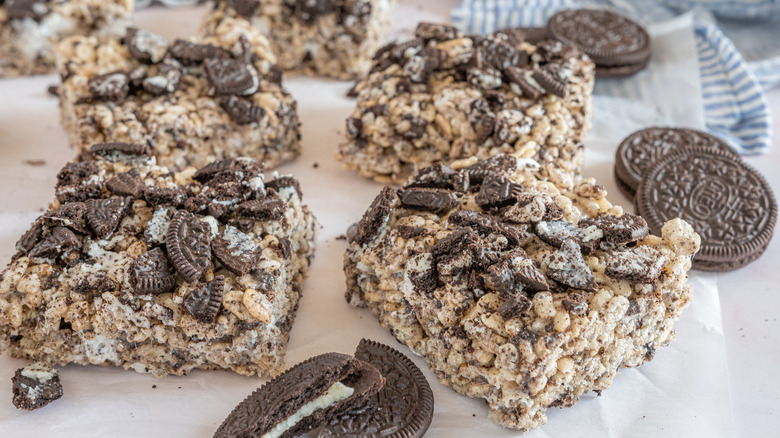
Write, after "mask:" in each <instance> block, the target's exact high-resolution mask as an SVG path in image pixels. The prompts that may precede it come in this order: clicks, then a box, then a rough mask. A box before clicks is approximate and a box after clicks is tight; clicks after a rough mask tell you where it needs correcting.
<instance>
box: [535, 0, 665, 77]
mask: <svg viewBox="0 0 780 438" xmlns="http://www.w3.org/2000/svg"><path fill="white" fill-rule="evenodd" d="M547 31H548V33H549V34H550V35H551V36H552V37H554V38H555V39H557V40H559V41H561V42H563V43H565V44H568V45H570V46H572V47H575V48H577V49H579V50H581V51H583V52H585V53H587V54H588V55H589V56H590V57H591V59H593V62H594V63H595V64H596V76H599V77H602V76H603V75H606V76H608V77H625V76H630V75H632V74H634V73H636V72H637V71H639V70H641V69H642V68H644V66H646V65H647V62H648V60H649V59H650V52H651V40H650V35H649V34H648V33H647V30H645V28H643V27H642V26H641V25H640V24H638V23H636V22H635V21H633V20H630V19H629V18H626V17H624V16H622V15H619V14H616V13H614V12H611V11H607V10H599V9H572V10H566V11H561V12H558V13H556V14H555V15H553V16H552V17H550V20H549V21H548V22H547Z"/></svg>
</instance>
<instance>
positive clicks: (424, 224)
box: [344, 155, 700, 430]
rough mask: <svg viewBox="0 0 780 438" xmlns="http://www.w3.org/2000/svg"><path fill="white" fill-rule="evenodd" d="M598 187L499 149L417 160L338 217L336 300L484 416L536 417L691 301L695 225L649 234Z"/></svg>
mask: <svg viewBox="0 0 780 438" xmlns="http://www.w3.org/2000/svg"><path fill="white" fill-rule="evenodd" d="M605 195H606V193H605V190H604V188H603V187H602V186H599V185H596V184H595V181H594V180H593V179H582V180H574V179H572V178H564V179H557V180H556V179H549V178H546V177H544V176H543V175H542V173H541V171H540V166H539V164H538V163H535V162H534V161H533V160H529V159H517V158H515V157H511V156H507V155H498V156H496V157H494V158H491V159H488V160H485V161H479V162H478V161H477V160H476V159H470V160H461V161H456V162H454V163H453V164H452V167H448V166H446V165H443V164H440V163H439V164H437V165H435V166H433V167H431V168H427V169H423V170H422V171H421V172H420V173H419V174H417V175H416V176H414V177H412V178H410V179H409V180H408V181H407V182H406V184H405V185H404V186H403V187H402V188H401V189H395V188H392V187H386V188H385V189H384V190H382V192H381V193H380V195H379V196H378V197H377V198H376V200H374V202H373V204H372V205H371V207H370V208H369V209H368V211H367V212H366V213H365V215H364V216H363V218H362V220H361V221H360V222H359V224H357V226H356V227H353V228H351V229H350V232H349V233H348V235H349V240H350V245H349V247H348V249H347V252H346V255H345V259H344V270H345V272H346V275H347V293H346V298H347V300H348V301H349V302H350V303H351V304H352V305H355V306H359V307H368V308H369V309H370V310H371V312H372V313H373V314H374V315H375V316H376V317H377V318H378V319H379V322H380V323H381V324H382V325H383V326H384V327H387V328H388V329H390V330H391V331H392V333H393V335H394V336H395V337H396V339H398V341H400V342H401V343H404V344H406V345H407V346H409V348H411V349H412V350H413V351H414V352H415V353H417V354H420V355H421V356H423V358H424V359H425V361H426V362H427V363H428V365H429V366H430V367H431V369H432V370H433V371H434V373H435V374H436V377H437V379H438V380H439V382H441V383H442V384H444V385H448V386H451V387H452V388H453V389H454V390H455V391H457V392H460V393H462V394H465V395H466V396H468V397H479V398H483V399H485V401H486V402H487V403H488V406H489V409H490V413H489V416H490V418H491V419H492V420H493V421H494V422H496V423H498V424H501V425H503V426H506V427H511V428H515V429H522V430H528V429H531V428H534V427H538V426H540V425H542V424H544V423H545V422H546V421H547V417H546V414H545V411H546V410H547V409H548V408H550V407H565V406H571V405H572V404H574V403H575V402H576V401H577V400H578V399H579V397H580V396H581V395H582V394H583V393H585V392H587V391H601V390H603V389H606V388H608V387H609V386H610V385H611V384H612V380H613V378H614V377H615V375H616V373H617V370H618V368H620V367H634V366H639V365H641V364H642V363H643V362H645V361H649V360H651V359H652V358H653V355H654V354H655V352H656V351H657V350H658V349H659V348H661V347H663V346H665V345H667V344H668V343H669V342H671V341H672V339H673V336H674V331H673V326H674V322H675V321H676V320H677V319H678V318H680V315H681V313H682V310H683V309H684V308H685V307H686V306H687V305H688V304H689V302H690V300H691V287H690V285H688V284H687V278H688V277H687V272H688V270H689V269H690V268H691V257H692V255H693V254H695V253H696V252H697V250H698V249H699V245H700V238H699V236H698V235H697V234H696V233H695V232H694V231H693V228H692V227H691V226H690V225H688V224H687V223H686V222H684V221H682V220H681V219H674V220H671V221H669V222H667V223H666V224H665V225H664V227H663V230H662V233H661V236H654V235H650V234H648V227H647V223H646V222H645V221H644V220H643V219H642V218H641V217H638V216H634V215H632V214H627V213H624V212H623V209H622V208H620V207H617V206H613V205H611V204H610V203H609V202H608V201H607V199H606V198H605Z"/></svg>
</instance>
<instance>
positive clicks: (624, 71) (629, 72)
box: [596, 58, 650, 78]
mask: <svg viewBox="0 0 780 438" xmlns="http://www.w3.org/2000/svg"><path fill="white" fill-rule="evenodd" d="M649 62H650V58H647V60H645V61H644V62H640V63H637V64H626V65H610V66H603V67H601V66H597V67H596V77H599V78H627V77H629V76H633V75H635V74H636V73H639V71H640V70H642V69H644V68H645V67H647V64H648V63H649Z"/></svg>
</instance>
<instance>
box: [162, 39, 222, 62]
mask: <svg viewBox="0 0 780 438" xmlns="http://www.w3.org/2000/svg"><path fill="white" fill-rule="evenodd" d="M168 53H170V55H171V56H172V57H174V58H175V59H176V60H178V61H180V62H182V63H184V64H185V65H192V64H197V63H199V62H203V61H204V60H206V59H214V58H216V59H230V58H232V57H233V55H232V54H231V53H230V52H229V51H228V50H226V49H223V48H222V47H217V46H215V45H213V44H197V43H192V42H189V41H185V40H180V39H179V40H176V41H174V42H173V44H172V45H171V47H170V49H168Z"/></svg>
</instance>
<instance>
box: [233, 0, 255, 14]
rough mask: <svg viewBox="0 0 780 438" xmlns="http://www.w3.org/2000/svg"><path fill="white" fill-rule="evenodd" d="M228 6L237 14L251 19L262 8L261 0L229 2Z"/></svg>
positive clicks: (235, 0) (234, 0)
mask: <svg viewBox="0 0 780 438" xmlns="http://www.w3.org/2000/svg"><path fill="white" fill-rule="evenodd" d="M228 5H229V6H230V7H232V8H233V10H235V11H236V14H238V15H240V16H242V17H244V18H251V17H252V16H253V15H254V14H255V12H257V8H259V7H260V0H228Z"/></svg>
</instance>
